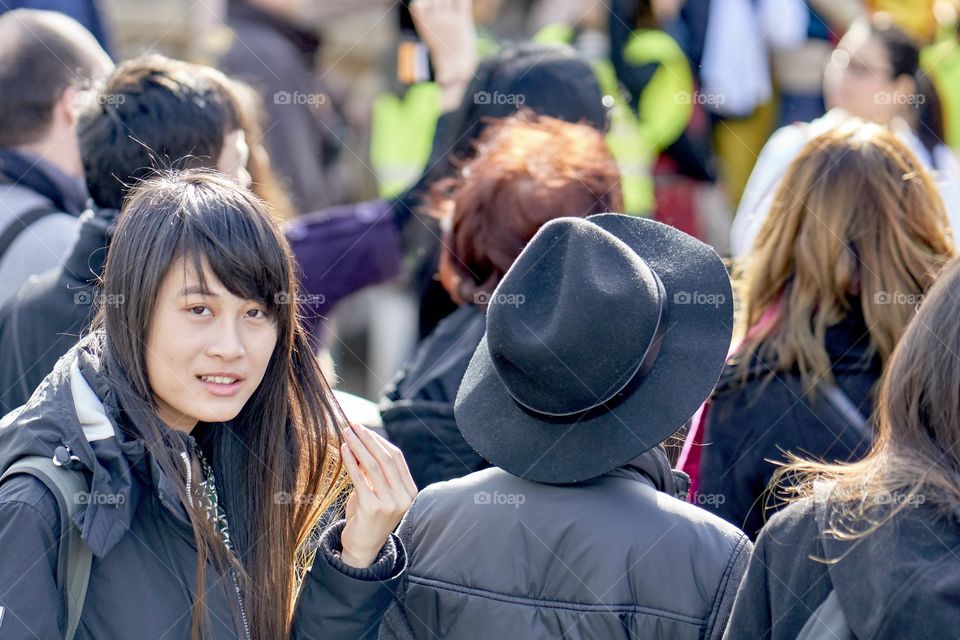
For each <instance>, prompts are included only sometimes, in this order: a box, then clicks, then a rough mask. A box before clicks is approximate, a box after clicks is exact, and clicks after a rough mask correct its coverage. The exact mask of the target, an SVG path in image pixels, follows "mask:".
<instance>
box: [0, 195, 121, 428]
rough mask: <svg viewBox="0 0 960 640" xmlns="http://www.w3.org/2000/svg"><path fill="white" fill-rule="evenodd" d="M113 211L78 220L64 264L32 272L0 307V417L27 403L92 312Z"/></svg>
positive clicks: (106, 210) (88, 215)
mask: <svg viewBox="0 0 960 640" xmlns="http://www.w3.org/2000/svg"><path fill="white" fill-rule="evenodd" d="M116 213H117V212H116V211H114V210H112V209H101V210H100V211H98V212H97V214H96V215H95V216H94V215H92V214H87V215H86V216H85V217H83V218H81V222H80V236H79V237H78V238H77V242H76V244H75V245H74V246H73V249H72V250H71V251H70V254H69V255H68V256H67V259H66V261H65V262H64V264H63V266H60V267H57V268H56V269H51V270H50V271H47V272H45V273H42V274H40V275H37V276H34V277H33V278H31V279H30V280H28V281H27V283H26V284H24V285H23V287H22V288H21V289H20V291H19V292H18V293H17V294H16V295H15V296H14V297H13V298H12V299H11V300H9V301H8V302H7V303H6V304H5V305H4V306H3V308H2V309H0V344H3V345H4V349H2V350H0V415H5V414H6V413H8V412H10V411H13V410H14V409H16V408H17V407H19V406H20V405H22V404H23V403H25V402H26V401H27V400H28V399H29V398H30V395H31V394H32V393H33V390H34V389H36V388H37V385H39V384H40V381H41V380H43V379H44V378H45V377H46V376H47V374H48V373H50V371H51V370H53V366H54V365H55V364H56V363H57V360H59V359H60V357H61V356H62V355H63V354H65V353H66V352H67V351H68V350H69V349H70V347H72V346H73V345H74V344H76V342H77V339H78V338H79V337H80V335H81V333H82V332H83V331H84V329H85V328H87V326H88V325H89V324H90V321H91V320H92V319H93V314H94V309H95V306H94V304H93V303H94V302H95V301H96V298H95V296H96V295H97V290H96V288H95V285H94V283H95V282H96V280H97V278H99V277H100V274H101V273H102V271H103V263H104V261H105V260H106V256H107V242H108V229H109V228H110V225H111V224H112V223H113V220H114V218H115V217H116Z"/></svg>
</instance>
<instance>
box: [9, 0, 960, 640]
mask: <svg viewBox="0 0 960 640" xmlns="http://www.w3.org/2000/svg"><path fill="white" fill-rule="evenodd" d="M0 4H2V5H3V6H2V10H0V347H2V348H0V414H7V413H8V412H14V411H15V410H18V408H21V410H22V407H23V406H24V405H26V406H27V407H28V409H29V408H30V407H32V406H34V405H37V406H43V404H42V403H44V402H48V401H52V400H51V399H50V398H51V397H52V394H51V395H50V397H48V396H47V395H45V389H47V388H48V387H47V386H46V385H47V384H48V382H49V380H50V379H51V378H50V376H51V372H52V371H53V372H54V374H55V372H56V369H57V367H58V362H63V358H64V357H65V354H67V353H68V352H71V350H74V351H75V349H74V347H75V345H77V342H78V340H81V339H84V338H85V337H86V336H89V335H90V333H91V328H92V327H94V326H95V322H96V316H97V314H98V313H99V314H101V316H102V315H103V314H104V309H105V308H110V307H111V306H114V307H116V306H121V305H124V304H125V301H124V300H117V299H113V298H111V295H112V294H110V289H109V287H107V288H104V286H103V284H104V270H105V267H106V265H107V264H108V256H112V255H114V254H113V253H111V252H109V251H108V249H110V248H111V246H112V243H113V241H114V237H115V234H117V233H118V232H117V228H118V224H117V223H118V220H123V219H125V218H124V216H127V217H130V216H132V215H133V214H129V213H126V212H127V210H128V209H130V208H132V209H134V210H136V207H140V208H141V209H143V210H146V209H150V208H151V207H154V208H156V209H158V210H159V209H162V207H160V206H159V204H158V202H157V201H152V200H151V199H150V193H151V192H150V189H151V187H150V185H151V184H153V183H152V182H151V180H153V179H155V176H156V175H157V173H158V172H173V173H168V174H165V175H173V176H175V175H177V174H176V173H175V172H186V175H207V174H205V173H204V172H218V173H219V174H222V175H223V176H225V177H226V179H227V180H228V181H229V184H230V185H235V186H236V187H237V188H238V189H240V190H243V191H244V192H247V190H249V192H250V193H252V194H255V196H256V197H257V198H258V200H257V202H258V203H261V204H262V206H263V207H264V210H265V211H267V212H268V214H269V216H271V217H272V219H273V220H274V221H275V223H276V224H277V225H279V228H281V229H282V233H283V236H284V238H285V242H286V243H288V245H289V248H290V251H291V252H292V253H291V255H292V258H293V259H294V261H295V264H296V270H297V279H298V284H297V286H296V287H291V288H290V290H288V291H275V292H272V293H273V298H272V300H268V306H269V305H293V306H292V308H293V309H296V310H297V311H298V313H299V320H297V323H298V324H297V326H300V324H301V323H302V328H303V331H304V338H305V340H306V342H305V343H304V344H305V345H309V349H310V350H311V354H310V355H311V356H314V357H315V358H316V359H317V360H318V361H319V363H320V366H321V368H322V370H323V373H324V376H325V379H326V380H328V381H329V382H330V384H331V386H332V387H334V388H335V389H336V390H335V394H336V396H335V397H336V398H337V400H338V406H340V407H342V411H343V413H344V414H345V415H346V417H347V418H348V419H349V420H350V421H351V422H355V423H358V424H363V425H365V426H366V427H369V428H370V429H371V430H372V431H373V432H374V433H376V434H378V437H382V438H383V439H384V441H388V442H389V443H390V444H391V446H393V447H396V450H397V452H398V455H399V454H400V453H402V458H401V459H402V460H404V461H405V463H406V465H407V467H408V468H409V474H410V478H411V479H412V482H413V483H415V484H416V487H417V488H419V489H420V491H421V493H420V495H419V497H418V498H417V499H416V501H415V502H414V503H413V507H412V508H411V510H410V511H409V512H408V513H407V516H406V518H405V519H404V521H403V524H402V525H401V526H400V529H399V531H398V536H397V539H396V542H393V538H390V539H389V540H388V543H387V544H386V546H385V547H384V549H386V548H387V547H389V546H390V545H395V546H394V547H391V549H392V552H391V553H393V555H390V554H389V553H386V551H382V552H381V553H384V554H386V555H383V556H377V558H379V559H378V560H377V561H376V563H375V564H374V565H373V566H374V567H376V566H377V563H381V561H382V563H384V567H386V568H385V569H384V573H383V575H382V576H377V575H374V576H373V577H374V578H376V579H377V580H381V581H384V582H385V583H386V582H389V580H394V579H396V580H398V581H399V582H397V583H396V584H399V585H402V586H400V587H396V586H395V585H394V586H391V594H390V596H389V597H388V598H387V599H386V600H383V601H382V602H380V601H377V602H379V604H377V605H376V606H374V605H371V604H369V603H367V604H364V605H363V606H362V607H361V606H360V605H357V606H358V610H362V611H365V612H366V613H363V614H362V615H360V614H358V616H359V618H358V619H359V620H361V622H360V623H358V624H361V626H363V625H366V626H364V627H363V630H362V631H361V632H360V633H362V634H372V633H375V632H377V631H376V629H377V628H379V631H378V633H379V634H380V637H389V638H417V639H421V638H424V639H425V638H431V637H444V638H471V637H487V636H488V635H495V633H494V632H493V631H497V632H499V633H504V634H507V635H508V636H509V637H531V638H534V637H536V638H541V637H542V638H547V637H558V638H559V637H570V638H600V637H604V638H605V637H610V638H613V637H631V638H633V637H637V638H639V637H663V638H680V637H710V638H719V637H729V638H798V637H802V638H827V637H839V638H852V637H857V638H903V637H928V638H941V637H943V638H946V637H951V634H955V633H956V629H957V626H956V624H957V623H960V607H958V606H957V596H958V594H960V581H958V579H957V577H956V576H958V575H960V573H958V572H953V571H952V570H951V569H949V567H951V566H953V567H956V563H957V562H958V558H960V555H957V552H958V551H960V533H958V531H960V529H958V528H957V526H956V525H957V517H958V515H957V514H958V513H960V454H958V453H957V452H956V451H955V447H956V444H957V442H960V402H958V400H957V398H958V394H957V390H958V388H960V355H958V352H957V350H960V324H958V323H957V321H956V319H955V316H956V314H955V310H956V308H957V305H958V304H960V266H958V263H956V262H955V261H953V258H954V256H955V253H956V250H955V247H954V233H955V230H957V229H960V157H958V155H957V153H958V152H960V4H958V3H957V2H955V1H954V0H896V1H894V0H829V1H824V0H605V1H600V0H523V1H516V2H509V3H508V2H502V1H499V0H473V1H471V0H412V1H411V2H400V3H394V4H388V3H385V2H367V3H364V2H358V3H354V4H350V5H347V3H341V2H311V1H309V0H221V1H220V2H218V3H209V4H204V3H188V2H182V3H175V2H172V1H171V2H159V1H158V2H155V3H152V4H151V5H146V4H144V5H143V6H141V5H140V4H139V3H135V2H131V3H129V4H127V3H126V2H120V1H117V2H99V3H98V2H95V1H94V0H85V1H81V0H72V1H70V2H56V1H54V0H48V1H40V0H37V1H22V2H15V1H13V0H8V1H7V2H4V3H0ZM153 4H156V5H157V9H156V10H157V12H158V15H160V14H163V13H164V12H167V11H169V12H170V14H171V15H174V14H175V15H174V18H173V21H171V22H165V21H163V20H160V19H156V20H153V21H151V20H149V19H147V18H146V17H145V14H138V15H137V16H133V14H135V13H137V12H149V11H152V9H151V8H150V7H152V6H153ZM358 16H362V19H361V18H358ZM134 17H135V18H136V19H134ZM132 25H136V28H134V27H133V26H132ZM171 32H172V33H171ZM344 34H349V37H347V36H345V35H344ZM173 36H176V37H173ZM191 172H200V173H199V174H196V173H191ZM168 179H169V180H172V181H174V183H175V184H174V187H175V188H174V187H171V186H170V185H169V184H167V185H166V188H167V189H168V190H169V189H172V191H171V192H173V193H175V192H176V191H177V190H178V189H180V190H182V191H183V192H184V193H187V192H191V191H190V190H191V189H193V188H194V183H192V182H190V180H186V181H185V182H184V183H176V180H177V178H176V177H173V178H168ZM201 182H202V179H201ZM143 185H147V186H146V187H144V186H143ZM141 188H143V189H145V192H144V191H138V190H139V189H141ZM210 188H211V189H213V191H217V190H218V189H219V190H221V191H224V192H226V191H229V188H227V187H222V186H217V185H214V186H212V187H210ZM231 188H232V187H231ZM132 193H138V194H139V195H138V196H137V197H135V198H133V202H135V203H136V206H134V205H132V204H131V198H129V197H128V196H130V194H132ZM157 193H161V194H162V193H166V196H163V197H169V196H170V193H168V192H164V191H163V190H158V191H157ZM191 193H192V192H191ZM155 197H156V198H160V197H161V195H156V196H155ZM194 205H196V206H198V207H200V205H197V204H196V203H193V204H191V205H190V206H194ZM184 206H186V205H184ZM258 206H260V205H258ZM144 208H146V209H144ZM201 208H202V207H201ZM151 210H152V209H151ZM609 214H617V215H609ZM182 215H183V216H186V214H182ZM197 215H200V214H197ZM210 215H213V214H210ZM211 219H212V218H211ZM223 224H224V225H225V226H224V227H223V228H224V229H228V228H232V227H230V226H229V223H226V222H225V223H223ZM231 233H232V232H231ZM237 233H239V232H237ZM234 241H236V242H238V243H239V244H242V239H240V240H234V239H231V240H230V242H234ZM239 244H238V246H239ZM228 245H229V246H228ZM232 246H233V245H231V244H230V243H229V242H226V240H224V247H227V248H218V249H217V251H221V252H222V255H224V256H229V255H234V254H232V253H231V251H233V249H231V248H229V247H232ZM271 246H272V245H271ZM238 251H239V250H238ZM134 253H135V252H134ZM132 255H133V254H131V260H132ZM217 255H220V254H217ZM237 255H241V254H239V253H238V254H237ZM248 258H249V256H247V258H243V259H241V258H237V259H236V264H234V263H230V264H229V269H228V270H230V269H232V271H230V273H235V274H237V273H243V272H244V269H248V268H249V267H248V266H245V265H247V264H248V263H247V262H244V260H247V259H248ZM111 259H115V258H111ZM117 259H119V258H117ZM225 259H226V258H225ZM115 260H116V259H115ZM130 264H136V263H135V262H131V263H130ZM278 264H279V263H278ZM131 268H136V267H131ZM224 268H225V269H226V268H227V267H224ZM278 268H279V267H278ZM116 269H117V267H113V271H112V275H113V274H115V273H116ZM215 270H216V269H215ZM274 275H275V274H274ZM113 277H117V276H116V275H113ZM218 277H219V276H218ZM236 277H237V278H238V279H237V282H243V283H246V284H242V285H237V286H238V287H239V286H242V287H251V288H255V287H260V286H263V285H262V284H260V281H258V280H256V277H254V276H250V277H249V278H247V279H246V280H244V279H243V278H244V277H246V276H243V277H241V276H240V275H238V276H236ZM257 277H259V276H257ZM264 277H266V276H264ZM271 277H273V276H271ZM143 282H149V276H144V280H143ZM251 283H253V284H251ZM224 284H227V283H224ZM131 286H132V285H131ZM143 286H144V287H146V285H143ZM228 288H229V286H228ZM144 290H145V291H146V289H144ZM251 290H252V289H251ZM231 291H232V292H233V293H234V294H239V292H238V291H233V290H232V289H231ZM107 317H108V318H109V312H107ZM133 317H134V316H130V319H132V318H133ZM291 340H292V339H291ZM291 344H293V343H292V342H291ZM572 379H575V381H576V383H573V382H571V380H572ZM81 421H82V420H81ZM628 436H632V437H628ZM2 447H3V442H2V441H0V453H3V448H2ZM5 461H6V459H5V458H3V457H0V464H2V463H4V462H5ZM362 463H363V460H362V459H359V458H358V464H360V465H361V466H362ZM210 477H211V478H212V475H211V476H210ZM626 481H629V483H632V484H626V485H625V484H624V482H626ZM211 482H212V480H211ZM438 483H442V484H438ZM634 485H637V486H641V487H642V489H638V488H637V486H634ZM428 487H429V488H428ZM414 493H415V492H414ZM664 494H666V496H669V501H668V502H666V503H664V502H663V500H664V499H665V498H663V495H664ZM3 495H4V494H3V493H2V492H0V503H2V498H3ZM22 500H23V498H21V501H22ZM192 506H193V505H192V503H191V508H192ZM228 506H229V505H228ZM228 515H229V514H228ZM348 518H349V516H348ZM3 531H4V529H3V525H2V524H0V539H2V537H3V535H4V533H3ZM338 535H339V534H338ZM464 541H466V542H464ZM243 542H248V541H246V540H241V543H243ZM332 548H333V549H334V552H335V553H339V551H337V550H336V548H335V545H334V546H333V547H332ZM403 549H405V551H403ZM652 550H656V551H653V552H652ZM2 553H3V552H2V551H0V554H2ZM318 553H320V555H322V552H318ZM648 553H650V555H651V556H655V557H647V554H648ZM817 559H819V560H817ZM388 560H389V561H388ZM251 562H253V561H251ZM391 563H395V564H391ZM403 563H407V564H403ZM0 564H2V563H0ZM401 564H403V566H404V567H406V569H405V571H406V573H403V570H401V569H399V568H398V567H401ZM388 565H389V566H388ZM251 566H256V565H253V564H251ZM335 566H336V565H335ZM391 567H394V568H395V569H396V572H395V573H390V572H391V570H392V569H391ZM347 573H348V574H349V571H348V572H347ZM401 574H402V575H401ZM371 575H373V574H371ZM651 576H654V577H656V580H655V581H652V580H651V579H650V577H651ZM94 577H96V574H94ZM300 577H301V578H302V576H300ZM354 577H357V576H354ZM358 579H359V578H358ZM363 579H364V580H372V579H373V578H371V577H370V576H366V577H363ZM298 586H299V582H298ZM238 592H239V588H238ZM378 597H379V596H378ZM374 600H375V598H372V597H371V600H370V602H373V601H374ZM243 602H244V600H241V606H242V604H243ZM3 604H4V592H3V587H2V586H0V638H5V637H7V636H4V623H3V610H4V609H3ZM287 604H289V603H287ZM351 606H352V605H351ZM388 606H389V609H388ZM364 607H369V610H368V609H367V608H364ZM384 610H386V611H387V612H386V614H385V616H384V615H383V611H384ZM334 617H335V616H334ZM374 618H375V619H376V622H375V623H371V622H370V620H371V619H374ZM381 618H382V620H383V624H382V625H381V624H380V619H381ZM8 624H9V623H8ZM21 624H22V623H21ZM98 624H99V623H98ZM371 625H372V626H371ZM24 627H25V628H29V625H24ZM91 628H93V627H91ZM105 628H106V627H105ZM264 628H265V627H264ZM344 628H345V629H354V628H352V627H349V626H347V627H344ZM371 629H373V631H371ZM485 629H489V630H491V631H489V632H488V631H487V630H485ZM342 633H344V634H346V635H343V636H340V635H336V634H334V635H331V636H330V637H350V634H351V633H358V632H357V631H356V629H354V630H352V631H343V632H342ZM837 634H841V635H837ZM843 634H846V635H843ZM94 635H96V634H93V635H90V636H86V637H94ZM10 637H17V638H20V637H28V636H10ZM78 637H83V636H78ZM217 637H220V636H217ZM224 637H228V636H224ZM302 637H319V636H311V635H307V634H305V635H303V636H302ZM353 637H360V636H358V635H355V636H353ZM362 637H376V636H375V635H362Z"/></svg>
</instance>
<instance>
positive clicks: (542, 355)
mask: <svg viewBox="0 0 960 640" xmlns="http://www.w3.org/2000/svg"><path fill="white" fill-rule="evenodd" d="M732 326H733V293H732V291H731V287H730V279H729V277H728V276H727V271H726V268H725V267H724V265H723V262H722V261H721V260H720V257H719V256H718V255H717V254H716V253H715V252H714V251H713V249H711V248H710V247H709V246H707V245H705V244H703V243H702V242H700V241H699V240H696V239H694V238H692V237H690V236H688V235H687V234H685V233H683V232H681V231H678V230H677V229H674V228H673V227H669V226H667V225H664V224H660V223H658V222H653V221H651V220H645V219H642V218H635V217H632V216H624V215H619V214H601V215H595V216H590V217H589V218H586V219H581V218H558V219H556V220H552V221H551V222H549V223H547V224H546V225H544V226H543V227H542V228H541V229H540V231H538V232H537V234H536V236H534V238H533V239H532V240H531V241H530V243H529V244H528V245H527V247H526V248H525V249H524V250H523V252H522V253H521V254H520V256H519V257H518V258H517V260H516V261H515V262H514V264H513V266H512V267H511V268H510V270H509V271H508V272H507V273H506V274H505V275H504V277H503V280H502V281H501V282H500V285H499V286H498V287H497V289H496V290H495V291H494V293H493V294H492V295H491V297H490V301H489V307H488V310H487V332H486V335H485V336H484V339H483V340H482V341H481V343H480V345H479V346H478V347H477V350H476V352H475V353H474V354H473V358H472V359H471V360H470V365H469V367H468V368H467V372H466V374H465V375H464V378H463V381H462V382H461V384H460V389H459V391H458V393H457V399H456V403H455V405H454V411H455V414H456V419H457V424H458V425H459V427H460V431H461V433H462V434H463V436H464V438H466V440H467V442H469V443H470V445H471V446H472V447H473V448H474V449H476V451H477V453H479V454H480V455H481V456H483V457H484V458H486V459H487V460H489V461H490V462H491V463H492V464H494V465H496V466H498V467H500V468H502V469H504V470H506V471H508V472H510V473H512V474H514V475H517V476H520V477H523V478H527V479H530V480H535V481H538V482H546V483H558V484H559V483H571V482H578V481H581V480H587V479H590V478H594V477H597V476H600V475H603V474H604V473H607V472H609V471H612V470H613V469H616V468H617V467H619V466H621V465H623V464H625V463H627V462H629V461H630V460H631V459H633V458H634V457H636V456H638V455H639V454H641V453H643V452H644V451H647V450H649V449H651V448H653V447H655V446H656V445H658V444H660V443H661V442H662V441H663V440H665V439H666V438H667V437H669V436H670V435H672V434H673V433H675V432H676V431H677V430H678V429H679V428H680V427H681V426H683V424H684V423H685V422H686V421H687V420H688V419H689V418H690V416H692V415H693V413H694V412H695V411H696V410H697V408H698V407H699V406H700V404H701V403H702V402H703V401H704V400H705V399H706V398H707V397H708V396H709V395H710V392H711V391H712V390H713V387H714V385H715V384H716V383H717V379H718V378H719V376H720V372H721V370H722V369H723V364H724V361H725V359H726V355H727V350H728V348H729V346H730V337H731V334H732Z"/></svg>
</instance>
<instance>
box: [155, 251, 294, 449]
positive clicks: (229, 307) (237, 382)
mask: <svg viewBox="0 0 960 640" xmlns="http://www.w3.org/2000/svg"><path fill="white" fill-rule="evenodd" d="M204 277H205V278H206V282H207V286H208V290H206V291H204V290H203V288H202V287H201V285H200V279H199V278H198V277H197V274H196V273H195V272H194V270H193V268H192V263H188V262H187V261H186V260H183V259H180V260H176V261H174V262H173V263H172V264H171V266H170V268H169V269H168V270H167V275H166V276H165V277H164V280H163V283H162V284H161V287H160V292H159V295H158V297H157V301H156V306H155V308H154V311H153V316H152V318H151V323H150V332H149V335H148V336H147V375H148V376H149V379H150V386H151V387H152V389H153V393H154V396H155V399H156V403H157V407H158V408H159V414H160V419H161V420H163V421H164V423H166V424H167V426H169V427H171V428H173V429H179V430H182V431H190V430H192V429H193V427H195V426H196V424H197V422H223V421H226V420H231V419H233V418H235V417H236V416H237V414H239V413H240V410H241V409H242V408H243V406H244V405H245V404H246V403H247V400H249V399H250V396H252V395H253V392H254V391H256V389H257V387H258V386H259V385H260V381H261V380H262V379H263V375H264V373H265V372H266V370H267V365H268V364H269V362H270V356H271V355H272V354H273V349H274V347H275V346H276V343H277V323H276V320H275V319H274V318H272V317H270V316H268V315H267V313H266V305H264V304H262V303H261V302H258V301H254V300H243V299H241V298H237V297H236V296H234V295H233V294H232V293H230V292H229V291H227V289H226V288H225V287H224V286H223V285H222V284H221V283H220V282H219V281H218V280H217V278H216V277H215V276H214V275H213V272H212V271H211V270H210V269H209V267H208V266H207V265H206V264H204Z"/></svg>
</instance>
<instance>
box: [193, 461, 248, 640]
mask: <svg viewBox="0 0 960 640" xmlns="http://www.w3.org/2000/svg"><path fill="white" fill-rule="evenodd" d="M180 458H181V459H182V460H183V464H184V466H185V467H186V470H187V500H189V501H190V506H191V507H193V488H192V484H193V469H192V468H191V465H190V456H189V455H187V452H186V451H181V452H180ZM230 579H231V581H232V582H233V591H234V593H235V594H236V596H237V604H238V605H239V606H240V620H241V621H242V622H243V637H244V638H245V639H246V640H250V624H249V623H248V622H247V608H246V607H245V606H244V604H243V594H241V593H240V581H239V580H238V579H237V574H236V572H235V571H234V570H233V569H232V568H231V569H230Z"/></svg>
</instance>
